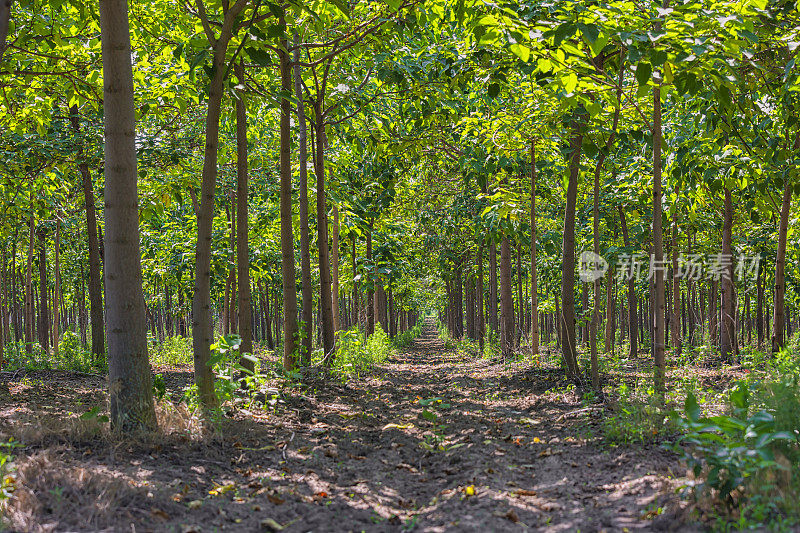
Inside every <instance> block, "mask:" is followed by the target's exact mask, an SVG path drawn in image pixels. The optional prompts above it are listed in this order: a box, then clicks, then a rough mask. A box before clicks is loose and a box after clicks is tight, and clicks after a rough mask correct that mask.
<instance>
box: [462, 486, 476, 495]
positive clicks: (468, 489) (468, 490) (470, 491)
mask: <svg viewBox="0 0 800 533" xmlns="http://www.w3.org/2000/svg"><path fill="white" fill-rule="evenodd" d="M464 494H466V495H467V496H475V485H470V486H468V487H464Z"/></svg>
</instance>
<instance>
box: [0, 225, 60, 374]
mask: <svg viewBox="0 0 800 533" xmlns="http://www.w3.org/2000/svg"><path fill="white" fill-rule="evenodd" d="M55 252H56V253H55V264H54V266H53V269H54V270H53V274H54V276H53V282H54V284H55V289H54V291H53V299H54V301H55V305H53V353H55V354H56V357H58V338H59V336H60V332H59V330H60V326H61V324H60V320H61V312H60V311H61V310H60V309H59V303H60V302H61V221H60V220H57V221H56V250H55ZM0 347H2V343H0ZM0 359H2V348H0Z"/></svg>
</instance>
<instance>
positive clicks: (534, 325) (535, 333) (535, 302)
mask: <svg viewBox="0 0 800 533" xmlns="http://www.w3.org/2000/svg"><path fill="white" fill-rule="evenodd" d="M537 238H538V235H537V228H536V144H535V142H534V141H531V355H532V356H536V355H538V354H539V295H538V290H539V288H538V285H537V284H536V281H537V280H536V239H537ZM482 290H483V288H481V291H482Z"/></svg>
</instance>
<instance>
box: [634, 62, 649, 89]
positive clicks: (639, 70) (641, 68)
mask: <svg viewBox="0 0 800 533" xmlns="http://www.w3.org/2000/svg"><path fill="white" fill-rule="evenodd" d="M652 77H653V66H652V65H650V63H647V62H646V61H640V62H639V64H638V65H636V81H637V82H639V85H640V86H641V85H647V83H648V82H649V81H650V79H651V78H652Z"/></svg>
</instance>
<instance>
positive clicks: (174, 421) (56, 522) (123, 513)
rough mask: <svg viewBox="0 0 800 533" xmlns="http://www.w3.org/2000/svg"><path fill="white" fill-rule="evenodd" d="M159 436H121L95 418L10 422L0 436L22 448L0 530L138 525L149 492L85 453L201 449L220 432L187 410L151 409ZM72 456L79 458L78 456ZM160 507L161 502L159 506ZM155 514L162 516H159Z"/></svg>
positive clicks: (166, 405)
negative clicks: (135, 522)
mask: <svg viewBox="0 0 800 533" xmlns="http://www.w3.org/2000/svg"><path fill="white" fill-rule="evenodd" d="M156 416H157V419H158V424H159V431H158V432H156V433H152V434H140V435H133V436H130V435H127V436H124V437H123V436H122V435H119V434H118V433H115V432H113V431H111V429H110V428H109V424H108V423H107V422H104V421H103V419H102V418H100V417H90V418H85V419H81V418H80V417H78V416H74V415H73V416H69V417H57V416H47V417H33V416H31V415H24V416H20V417H17V418H16V419H14V420H13V423H12V424H11V426H10V427H8V426H7V427H6V428H5V430H6V431H5V433H7V434H6V435H3V434H2V433H3V432H0V437H2V438H3V440H8V437H9V436H10V437H11V438H12V439H13V440H16V441H18V442H20V443H21V444H22V447H21V448H19V449H18V450H16V452H15V455H16V460H15V461H14V467H15V471H14V473H13V477H14V486H15V490H14V492H13V493H12V496H11V498H9V499H8V500H7V501H5V502H0V511H2V518H0V530H2V529H4V528H8V529H10V530H11V531H20V532H31V533H39V532H49V531H56V530H58V531H104V530H105V531H115V530H117V528H118V526H119V524H120V523H121V522H125V521H132V519H134V518H137V519H141V518H142V517H143V516H144V517H147V516H149V515H150V514H151V512H152V509H153V501H154V500H153V497H154V495H153V493H152V490H153V489H152V487H150V486H148V485H147V483H146V482H142V480H138V479H135V478H134V477H131V475H132V474H131V473H128V474H126V473H124V472H123V471H121V469H119V468H109V466H104V465H103V464H98V463H97V462H94V461H91V460H89V459H90V457H89V456H87V457H86V461H83V460H82V459H83V457H81V455H80V453H81V452H80V450H83V449H85V453H86V454H90V455H98V454H99V455H100V456H107V457H109V459H110V461H111V463H112V464H113V463H114V457H115V452H116V450H118V449H120V448H122V447H124V449H128V450H129V451H130V450H134V449H139V450H153V449H161V448H162V447H168V446H169V447H173V448H181V447H186V446H187V445H188V446H194V445H207V444H209V443H210V442H214V441H215V440H216V439H217V438H219V436H220V435H219V432H218V431H216V429H215V428H214V427H213V426H211V425H209V424H207V423H205V422H204V420H203V417H202V416H201V413H200V412H199V411H197V410H192V409H190V408H188V407H187V406H186V405H185V404H178V405H175V404H172V403H170V402H167V401H163V402H159V403H158V404H157V405H156ZM76 450H77V454H76ZM161 505H162V507H163V503H162V504H161ZM159 512H161V511H159Z"/></svg>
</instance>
